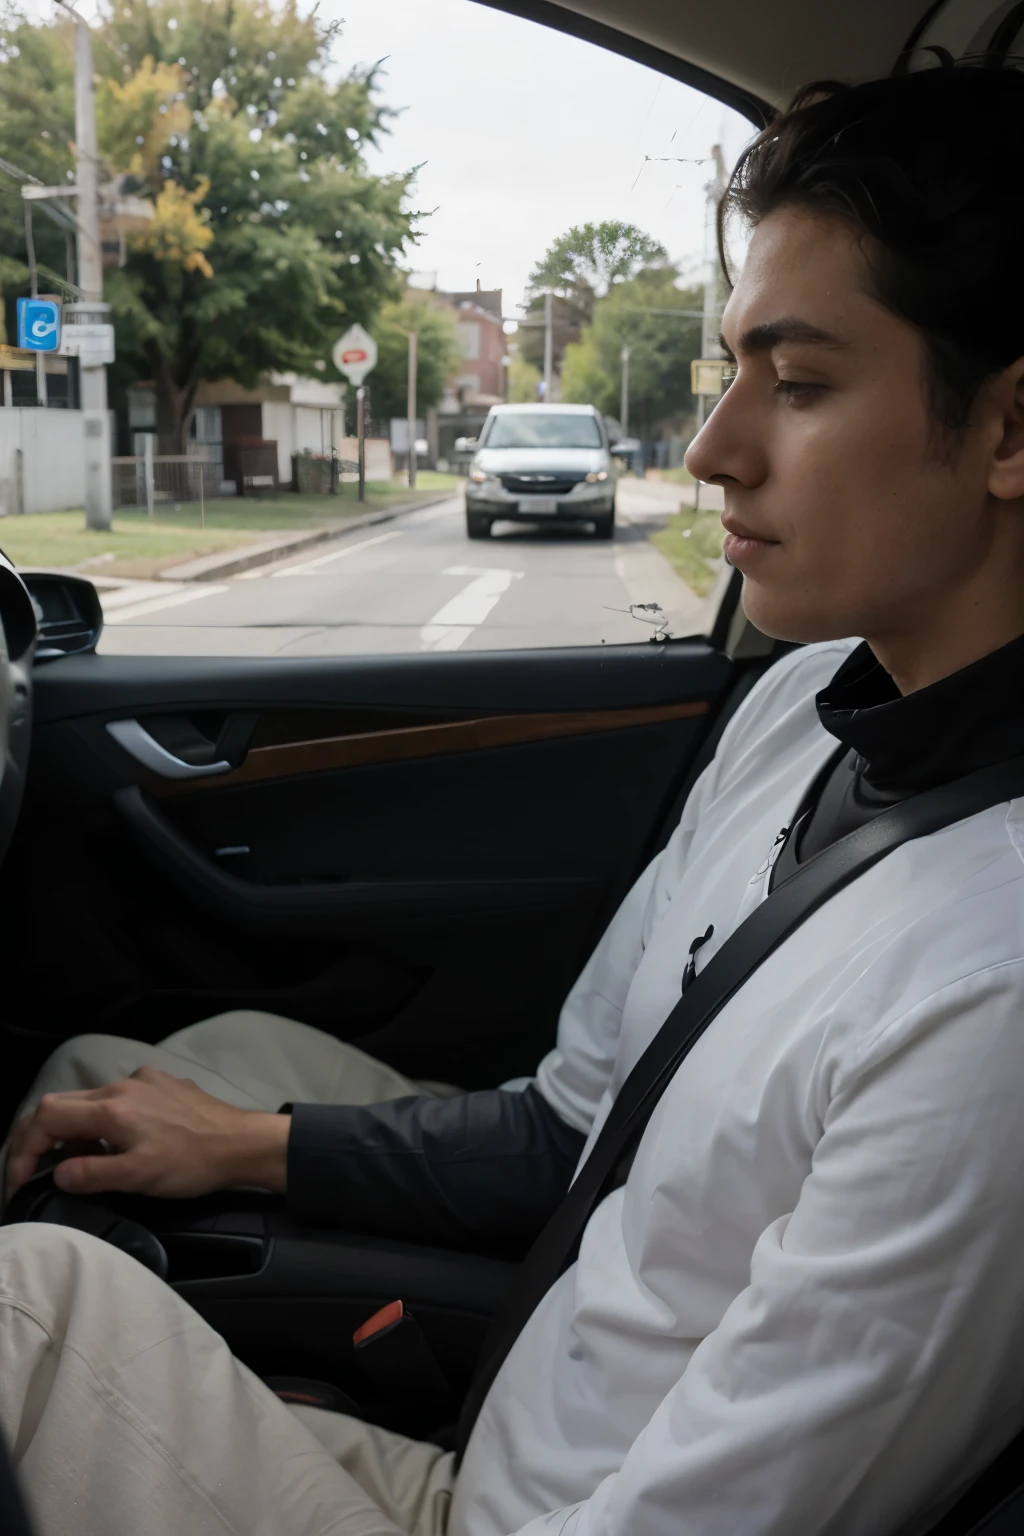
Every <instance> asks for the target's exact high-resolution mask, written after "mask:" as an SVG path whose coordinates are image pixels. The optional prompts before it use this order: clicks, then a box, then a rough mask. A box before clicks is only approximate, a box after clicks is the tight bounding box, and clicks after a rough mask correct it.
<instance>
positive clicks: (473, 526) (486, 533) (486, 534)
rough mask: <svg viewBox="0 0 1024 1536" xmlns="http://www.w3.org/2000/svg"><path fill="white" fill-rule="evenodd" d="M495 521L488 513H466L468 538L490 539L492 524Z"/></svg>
mask: <svg viewBox="0 0 1024 1536" xmlns="http://www.w3.org/2000/svg"><path fill="white" fill-rule="evenodd" d="M492 521H493V519H492V518H490V517H488V516H487V514H486V512H467V513H466V537H467V538H470V539H489V538H490V536H491V523H492Z"/></svg>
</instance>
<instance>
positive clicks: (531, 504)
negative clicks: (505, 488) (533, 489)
mask: <svg viewBox="0 0 1024 1536" xmlns="http://www.w3.org/2000/svg"><path fill="white" fill-rule="evenodd" d="M519 510H520V512H525V513H526V514H527V515H529V514H530V513H531V512H536V513H537V514H538V516H541V517H543V516H544V515H545V514H548V515H550V514H551V513H552V512H557V511H558V502H557V501H556V500H555V498H554V497H553V496H527V497H524V498H523V500H522V501H520V503H519Z"/></svg>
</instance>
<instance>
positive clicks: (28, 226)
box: [25, 203, 48, 406]
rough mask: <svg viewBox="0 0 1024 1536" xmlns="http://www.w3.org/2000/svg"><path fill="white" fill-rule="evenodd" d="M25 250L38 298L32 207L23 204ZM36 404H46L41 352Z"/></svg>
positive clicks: (37, 366)
mask: <svg viewBox="0 0 1024 1536" xmlns="http://www.w3.org/2000/svg"><path fill="white" fill-rule="evenodd" d="M25 249H26V251H27V253H28V270H29V278H30V281H31V283H32V297H33V298H34V299H35V298H38V297H39V273H38V271H37V270H36V244H35V240H34V239H33V238H32V205H31V203H26V204H25ZM36 404H37V405H42V406H45V405H47V404H48V401H47V396H46V368H45V365H44V357H43V353H42V352H37V353H36Z"/></svg>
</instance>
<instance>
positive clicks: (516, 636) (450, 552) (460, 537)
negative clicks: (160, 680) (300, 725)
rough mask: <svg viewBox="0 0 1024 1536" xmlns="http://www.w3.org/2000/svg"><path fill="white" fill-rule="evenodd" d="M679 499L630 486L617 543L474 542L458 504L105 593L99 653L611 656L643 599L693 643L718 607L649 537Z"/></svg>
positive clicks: (633, 630) (635, 626)
mask: <svg viewBox="0 0 1024 1536" xmlns="http://www.w3.org/2000/svg"><path fill="white" fill-rule="evenodd" d="M680 495H681V492H680V488H679V487H678V486H668V485H663V484H660V483H656V482H653V481H635V480H625V481H623V482H622V484H621V486H620V488H619V526H618V528H617V530H616V537H615V539H614V541H613V542H611V543H605V542H601V541H598V540H596V539H594V538H593V537H592V536H591V535H590V533H589V532H584V531H577V530H575V529H569V530H564V531H562V530H557V529H554V528H544V527H542V526H541V527H537V526H532V525H525V524H524V525H516V524H511V523H506V524H505V525H503V527H500V528H499V529H498V531H497V532H496V533H495V534H494V535H492V537H491V539H490V540H488V541H486V542H485V541H482V540H481V541H479V542H477V541H473V542H471V541H470V540H468V539H467V538H466V534H465V525H464V519H463V508H462V498H461V496H458V497H455V498H453V499H452V500H450V501H445V502H441V503H436V504H435V505H433V506H431V507H428V508H425V509H424V510H422V511H419V512H409V513H405V514H403V515H401V516H399V517H397V518H395V519H393V520H392V521H390V522H388V523H384V524H380V525H376V526H372V527H363V528H361V529H354V530H351V531H350V532H349V533H347V534H344V535H341V536H339V537H338V538H337V539H336V540H332V541H331V542H330V543H329V544H320V545H316V546H315V547H314V551H313V553H312V555H309V554H305V555H303V556H301V557H295V556H292V557H291V558H290V559H285V560H282V561H279V562H278V563H276V564H274V565H267V566H261V567H259V568H258V569H257V570H253V571H246V572H244V573H242V574H241V575H238V576H235V577H232V578H228V579H225V580H224V581H222V582H189V583H181V584H169V583H167V582H160V583H157V582H152V583H149V582H147V583H133V584H132V585H130V586H127V587H122V588H118V589H115V590H113V591H110V592H106V593H104V596H103V602H104V611H105V615H106V628H105V630H104V634H103V638H102V640H101V643H100V649H101V650H102V651H105V652H107V653H114V652H116V653H120V654H140V655H159V654H163V655H178V656H181V655H199V656H271V655H274V656H319V655H327V656H336V655H366V654H380V653H382V652H409V651H453V650H507V649H515V648H520V647H534V646H568V645H598V644H602V643H605V644H608V645H614V644H622V643H624V642H626V643H628V642H630V641H635V640H638V639H641V638H645V637H646V636H647V635H648V634H650V633H651V632H652V631H651V629H650V627H649V625H648V624H647V623H645V622H644V621H643V620H642V619H639V618H637V617H634V616H631V614H630V613H629V608H630V604H639V603H658V604H659V605H660V607H661V609H662V611H663V614H664V615H665V617H666V618H667V621H668V628H669V631H670V632H671V633H673V634H677V635H682V634H693V633H695V632H698V631H700V630H701V629H703V628H705V627H706V622H707V621H706V614H707V605H706V604H705V603H704V602H702V601H701V599H699V598H698V597H696V596H695V594H694V593H693V592H692V591H691V590H690V588H689V587H688V586H686V585H685V583H684V582H682V581H681V580H680V579H679V577H678V576H676V574H675V572H674V571H673V569H672V568H671V566H669V564H668V563H667V561H665V560H664V559H663V558H662V557H661V555H659V554H658V553H657V551H656V550H655V549H654V548H653V547H652V545H651V544H650V543H649V542H648V537H647V536H648V534H649V533H650V532H651V530H652V528H654V527H657V526H659V525H660V524H661V523H663V522H664V520H665V518H666V517H667V516H669V515H670V513H671V512H673V511H675V510H676V509H677V508H678V506H679V502H680Z"/></svg>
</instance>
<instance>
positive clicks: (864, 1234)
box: [449, 641, 1024, 1536]
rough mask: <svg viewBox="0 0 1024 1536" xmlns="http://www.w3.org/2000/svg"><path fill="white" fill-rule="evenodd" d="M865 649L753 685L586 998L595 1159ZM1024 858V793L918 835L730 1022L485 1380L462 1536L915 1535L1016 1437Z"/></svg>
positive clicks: (461, 1488)
mask: <svg viewBox="0 0 1024 1536" xmlns="http://www.w3.org/2000/svg"><path fill="white" fill-rule="evenodd" d="M853 644H854V642H852V641H850V642H846V641H844V642H837V643H831V644H826V645H821V646H814V647H810V648H807V649H805V650H802V651H799V652H797V653H795V654H794V655H793V656H791V657H789V658H787V659H786V660H785V661H783V662H782V663H780V664H778V665H777V666H775V667H773V668H772V670H771V671H770V672H769V674H768V675H767V676H766V678H765V679H764V680H763V681H762V682H761V683H760V684H759V685H758V687H757V688H755V689H754V690H753V691H752V693H751V694H750V696H749V697H748V698H747V700H746V701H745V702H744V704H743V705H742V706H741V707H740V709H739V710H738V711H737V713H736V715H735V717H734V718H733V720H732V721H731V722H730V724H729V726H728V727H727V729H726V731H725V733H724V735H723V738H722V742H721V745H720V747H719V750H718V753H717V755H716V757H715V760H714V762H713V763H712V764H711V766H710V767H709V768H708V770H707V771H706V772H705V774H704V775H703V777H702V778H701V780H700V781H699V783H698V785H697V787H696V789H695V790H694V792H693V794H692V795H691V796H690V799H689V802H688V804H687V807H686V811H685V814H684V817H683V820H682V823H681V825H680V826H679V828H678V829H677V831H676V833H675V834H674V836H673V837H672V839H671V842H670V843H669V845H668V847H667V848H666V849H665V851H664V853H663V854H661V855H660V856H659V857H658V858H657V859H655V861H654V862H653V864H652V865H651V866H650V867H649V868H648V869H647V870H646V872H645V873H644V874H643V875H642V876H641V877H640V879H639V880H638V882H637V884H636V885H635V887H634V888H633V890H632V891H631V892H630V894H629V895H628V896H627V897H626V900H625V901H624V903H623V905H622V907H621V908H620V910H619V912H618V914H617V916H616V918H615V919H614V921H613V923H612V924H611V926H610V928H609V929H608V931H607V933H606V934H605V936H604V938H603V939H602V941H601V943H600V945H599V947H598V949H597V951H596V952H595V954H594V956H593V957H592V959H591V960H590V962H589V964H588V965H587V967H586V969H585V970H584V972H583V975H582V976H581V977H580V980H579V982H578V983H577V985H576V987H575V988H574V990H573V992H572V994H571V995H570V997H569V999H568V1001H567V1002H566V1005H565V1008H564V1010H563V1012H562V1016H561V1020H560V1025H559V1032H558V1044H557V1048H556V1049H555V1050H554V1051H552V1052H551V1054H550V1055H549V1056H548V1057H547V1058H546V1059H545V1061H544V1062H543V1063H542V1065H541V1067H540V1069H539V1072H538V1084H539V1086H540V1088H541V1091H542V1092H543V1093H544V1094H545V1095H546V1096H547V1098H548V1099H549V1101H550V1102H551V1103H552V1104H553V1105H554V1106H555V1107H556V1108H557V1109H558V1110H559V1112H560V1113H561V1114H562V1115H563V1117H564V1118H565V1119H566V1120H568V1121H570V1122H571V1123H573V1124H575V1125H577V1126H578V1127H579V1128H580V1129H582V1130H590V1142H589V1143H588V1147H589V1145H590V1144H592V1142H593V1138H594V1136H595V1135H596V1134H597V1131H598V1130H599V1129H600V1126H601V1124H602V1123H603V1121H604V1118H605V1116H606V1114H607V1111H608V1107H609V1105H610V1104H611V1102H612V1100H613V1098H614V1096H615V1093H616V1092H617V1090H618V1088H619V1087H620V1086H621V1084H622V1082H623V1080H624V1079H625V1077H626V1075H627V1074H628V1072H629V1071H630V1069H631V1067H632V1066H633V1065H634V1063H635V1062H636V1060H637V1058H638V1057H639V1056H640V1055H641V1053H642V1052H643V1050H644V1049H645V1047H646V1046H647V1045H648V1043H649V1042H650V1040H651V1039H652V1037H653V1036H654V1034H655V1033H656V1032H657V1030H658V1029H659V1027H660V1026H661V1024H662V1023H663V1021H664V1020H665V1018H666V1017H667V1016H668V1014H669V1013H670V1012H671V1010H672V1008H673V1006H674V1004H675V1002H676V1000H677V998H678V996H679V986H680V977H681V974H682V970H683V967H684V965H685V963H686V959H687V954H688V950H689V947H690V944H691V942H692V940H693V939H694V938H695V937H696V936H697V935H698V934H702V933H703V932H704V931H705V929H706V928H707V927H708V924H709V923H713V924H714V935H713V937H712V939H711V940H710V941H709V942H708V943H707V944H706V945H705V946H704V948H702V949H701V950H700V952H699V955H698V958H697V965H698V970H700V969H702V968H703V966H704V965H705V964H706V963H707V961H708V960H709V959H710V958H711V956H712V955H713V954H714V953H715V951H716V950H717V949H718V948H719V946H720V945H721V944H722V943H723V942H724V940H725V939H726V938H728V936H729V934H730V933H731V932H732V931H733V930H734V929H735V928H736V926H737V925H738V924H739V923H740V922H741V921H742V920H743V918H744V917H745V916H746V915H747V914H748V913H749V912H750V910H751V909H752V908H753V907H754V906H755V905H756V904H757V903H758V902H760V901H761V900H763V898H764V896H765V894H766V892H767V882H768V869H769V857H770V851H771V849H772V845H773V843H774V841H775V838H776V835H777V833H778V832H779V831H780V829H781V828H782V827H783V826H784V825H786V824H787V823H788V822H789V820H790V819H791V818H792V816H793V812H794V810H795V809H796V807H797V805H798V803H799V801H800V799H801V796H802V795H803V793H804V790H805V789H806V787H807V785H808V783H809V782H810V780H811V779H812V778H813V776H814V775H815V773H816V772H817V771H818V770H819V769H820V768H821V766H822V765H823V764H824V763H825V761H826V760H827V759H828V757H829V756H830V755H831V753H832V752H833V751H834V750H835V747H836V743H835V741H834V739H833V738H832V737H831V736H829V735H828V734H827V733H826V732H825V731H824V729H823V728H822V726H821V725H820V723H819V721H818V718H817V714H816V711H815V706H814V696H815V693H816V691H817V690H818V689H819V688H821V687H823V686H824V684H825V683H826V682H828V681H829V679H830V678H831V677H832V675H833V674H834V673H835V671H836V670H837V668H838V666H839V665H840V663H841V662H842V660H843V659H844V658H845V657H846V655H848V654H849V652H850V650H851V649H852V648H853ZM595 836H600V829H599V828H595ZM1022 850H1024V801H1013V802H1011V803H1010V804H1008V805H1007V804H1003V805H1001V806H997V807H996V808H994V809H992V810H989V811H986V812H984V813H983V814H981V815H979V816H974V817H972V818H970V820H968V821H965V822H962V823H960V824H958V825H956V826H953V827H949V828H947V829H946V830H944V831H942V832H939V833H936V834H934V835H932V836H930V837H927V838H922V839H919V840H917V841H915V842H912V843H908V844H905V845H904V846H903V847H902V848H900V849H898V850H897V851H896V852H895V853H892V854H890V855H889V856H888V857H887V858H886V859H884V860H882V861H881V863H879V864H878V865H876V866H875V867H874V868H873V869H871V870H870V871H869V872H867V873H866V874H864V875H862V876H861V877H860V878H859V879H858V880H856V881H855V882H854V883H853V884H852V885H850V886H848V887H847V888H846V889H845V890H844V891H842V892H841V893H840V894H839V895H837V896H835V897H833V898H832V900H831V901H830V902H828V903H827V904H826V905H825V906H824V907H822V908H821V909H820V910H819V911H817V912H816V913H815V914H814V915H813V916H812V917H810V918H809V919H808V920H807V921H806V922H805V923H804V924H803V925H802V926H801V927H800V928H799V929H798V930H797V932H796V933H795V934H793V935H792V936H791V937H790V938H789V939H788V940H787V941H786V942H785V943H784V944H782V945H781V946H780V947H779V948H778V949H777V950H776V951H775V953H774V954H773V955H771V956H770V958H769V959H767V960H766V961H765V962H764V963H763V964H762V966H761V967H760V969H759V970H758V971H757V972H756V973H755V975H754V976H753V977H752V978H751V980H750V981H748V982H747V984H746V985H745V986H744V987H742V988H741V989H740V991H739V992H738V993H737V994H736V996H735V997H734V998H733V999H732V1000H731V1001H730V1002H729V1003H728V1004H727V1006H726V1007H725V1008H724V1009H723V1010H722V1011H721V1013H720V1014H719V1015H718V1017H717V1018H716V1019H715V1021H714V1023H713V1024H712V1025H711V1027H710V1029H709V1030H708V1031H707V1033H706V1034H705V1035H704V1036H703V1038H702V1039H701V1040H700V1041H699V1043H698V1044H697V1046H696V1047H695V1048H694V1050H693V1051H692V1053H691V1054H690V1056H689V1057H688V1058H687V1060H686V1061H685V1063H684V1064H683V1066H682V1067H681V1069H680V1070H679V1072H678V1073H677V1074H676V1077H675V1078H674V1080H673V1081H672V1083H671V1084H670V1085H669V1087H668V1089H667V1090H666V1092H665V1094H664V1096H663V1098H662V1099H661V1102H660V1104H659V1105H658V1107H657V1109H656V1110H655V1113H654V1115H653V1117H652V1119H651V1122H650V1124H649V1126H648V1129H647V1131H646V1134H645V1135H644V1138H643V1140H642V1142H641V1145H640V1147H639V1150H638V1152H637V1155H636V1158H635V1160H634V1163H633V1167H632V1170H631V1172H630V1175H629V1179H628V1181H627V1183H626V1185H625V1186H624V1187H623V1188H621V1189H618V1190H616V1191H615V1192H614V1193H613V1194H611V1195H609V1196H608V1197H607V1198H606V1199H605V1200H604V1201H603V1202H602V1203H601V1204H600V1205H599V1207H598V1208H597V1210H596V1211H595V1212H594V1214H593V1216H592V1217H591V1220H590V1222H589V1224H588V1226H587V1229H586V1232H585V1234H584V1238H583V1243H582V1246H581V1250H580V1254H579V1258H578V1260H577V1261H576V1263H575V1264H574V1265H573V1266H572V1267H571V1268H570V1269H569V1270H568V1271H567V1272H566V1273H565V1274H564V1275H563V1276H562V1278H561V1279H560V1280H559V1281H558V1282H557V1283H556V1284H555V1285H554V1286H553V1287H552V1288H551V1290H550V1291H549V1292H548V1294H547V1296H546V1297H545V1299H544V1300H543V1302H542V1303H541V1304H540V1306H539V1307H538V1308H537V1310H536V1311H535V1313H534V1315H533V1317H532V1318H531V1319H530V1322H529V1323H528V1324H527V1326H526V1328H525V1329H524V1331H523V1333H522V1334H521V1336H520V1338H519V1340H518V1341H517V1343H516V1345H515V1346H514V1348H513V1349H512V1351H511V1353H510V1355H509V1356H508V1358H507V1360H506V1361H505V1364H504V1366H503V1367H502V1369H501V1371H500V1373H499V1375H498V1377H497V1379H496V1381H495V1383H494V1385H493V1387H492V1388H491V1391H490V1394H489V1396H488V1398H487V1401H486V1403H485V1404H484V1407H483V1410H482V1412H481V1415H480V1418H479V1420H478V1422H477V1425H476V1428H475V1431H474V1433H473V1436H472V1439H471V1441H470V1445H469V1448H468V1451H467V1454H466V1458H465V1461H464V1464H463V1467H462V1470H461V1472H460V1475H459V1478H458V1481H457V1483H456V1490H455V1499H454V1505H453V1509H452V1517H451V1525H450V1532H449V1536H512V1533H518V1536H539V1533H541V1532H544V1533H548V1536H555V1533H557V1536H890V1533H895V1532H899V1533H900V1536H903V1533H904V1532H905V1531H907V1532H911V1533H913V1532H917V1531H924V1530H927V1529H928V1527H929V1525H930V1524H931V1522H932V1520H933V1519H934V1518H936V1515H937V1512H939V1511H941V1508H942V1507H944V1506H945V1505H946V1504H948V1502H949V1501H950V1499H951V1498H952V1497H953V1496H954V1494H955V1493H956V1491H957V1490H958V1488H959V1487H960V1486H962V1484H963V1482H964V1480H965V1479H967V1478H969V1477H971V1476H973V1475H974V1474H975V1473H976V1472H977V1471H979V1470H980V1469H981V1467H982V1466H983V1465H984V1464H985V1463H986V1462H987V1461H988V1460H989V1459H990V1458H991V1457H992V1456H993V1455H994V1454H995V1453H996V1452H997V1451H998V1450H999V1449H1000V1448H1001V1447H1002V1445H1003V1444H1005V1443H1006V1442H1007V1441H1008V1440H1009V1439H1010V1438H1011V1436H1012V1434H1013V1433H1015V1432H1016V1430H1017V1429H1018V1428H1020V1426H1021V1425H1022V1424H1024V864H1022ZM584 1156H586V1153H584Z"/></svg>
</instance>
